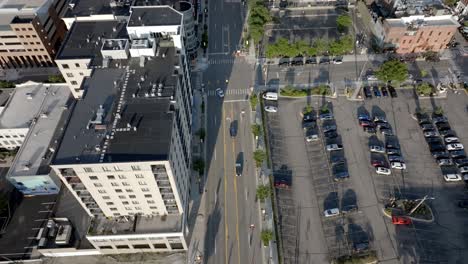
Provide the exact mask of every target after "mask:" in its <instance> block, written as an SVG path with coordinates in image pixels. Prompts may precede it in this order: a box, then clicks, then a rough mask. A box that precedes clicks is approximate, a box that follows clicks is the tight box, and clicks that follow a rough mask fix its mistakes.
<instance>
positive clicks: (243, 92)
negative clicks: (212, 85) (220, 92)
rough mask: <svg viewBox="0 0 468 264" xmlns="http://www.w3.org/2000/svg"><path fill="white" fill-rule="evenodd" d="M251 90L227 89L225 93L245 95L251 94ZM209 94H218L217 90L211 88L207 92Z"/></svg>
mask: <svg viewBox="0 0 468 264" xmlns="http://www.w3.org/2000/svg"><path fill="white" fill-rule="evenodd" d="M249 93H250V90H249V89H229V90H227V91H224V94H225V95H245V94H249ZM207 94H208V96H216V91H215V90H209V91H208V92H207Z"/></svg>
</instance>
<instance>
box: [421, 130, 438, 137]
mask: <svg viewBox="0 0 468 264" xmlns="http://www.w3.org/2000/svg"><path fill="white" fill-rule="evenodd" d="M438 136H439V133H437V132H436V131H426V132H424V137H438Z"/></svg>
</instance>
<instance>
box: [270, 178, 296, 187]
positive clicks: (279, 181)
mask: <svg viewBox="0 0 468 264" xmlns="http://www.w3.org/2000/svg"><path fill="white" fill-rule="evenodd" d="M291 182H292V181H291V177H288V176H275V181H274V185H275V187H276V188H279V189H289V187H291Z"/></svg>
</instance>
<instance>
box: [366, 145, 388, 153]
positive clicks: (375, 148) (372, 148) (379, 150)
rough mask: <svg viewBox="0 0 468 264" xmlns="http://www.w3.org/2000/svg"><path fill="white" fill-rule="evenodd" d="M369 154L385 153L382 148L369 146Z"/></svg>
mask: <svg viewBox="0 0 468 264" xmlns="http://www.w3.org/2000/svg"><path fill="white" fill-rule="evenodd" d="M369 150H370V152H377V153H385V148H384V147H382V146H376V145H373V146H370V147H369Z"/></svg>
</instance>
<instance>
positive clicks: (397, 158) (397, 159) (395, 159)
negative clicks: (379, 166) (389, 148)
mask: <svg viewBox="0 0 468 264" xmlns="http://www.w3.org/2000/svg"><path fill="white" fill-rule="evenodd" d="M387 158H388V160H389V161H390V162H405V161H404V159H403V158H402V157H401V156H400V155H388V157H387Z"/></svg>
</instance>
